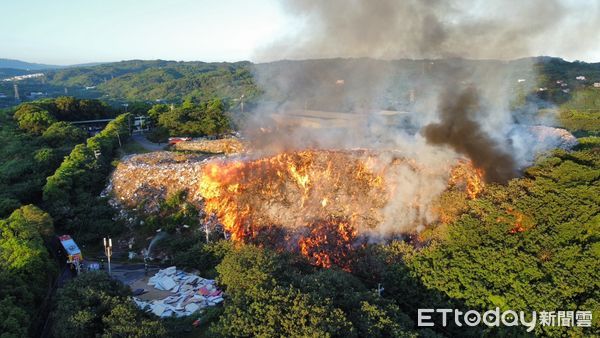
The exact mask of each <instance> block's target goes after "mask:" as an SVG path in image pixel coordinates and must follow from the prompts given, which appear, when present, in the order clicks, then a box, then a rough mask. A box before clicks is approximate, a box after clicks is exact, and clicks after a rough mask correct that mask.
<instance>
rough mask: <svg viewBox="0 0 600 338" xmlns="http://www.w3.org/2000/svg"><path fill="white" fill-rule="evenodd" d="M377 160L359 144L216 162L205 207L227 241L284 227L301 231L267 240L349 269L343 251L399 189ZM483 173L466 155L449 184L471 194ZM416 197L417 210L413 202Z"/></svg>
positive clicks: (209, 172) (206, 173)
mask: <svg viewBox="0 0 600 338" xmlns="http://www.w3.org/2000/svg"><path fill="white" fill-rule="evenodd" d="M378 160H379V158H378V156H377V155H376V154H373V153H371V152H368V151H358V150H357V151H342V150H302V151H295V152H286V153H280V154H277V155H275V156H271V157H264V158H260V159H256V160H239V159H238V160H217V161H213V162H209V163H208V164H206V165H205V167H204V168H203V174H202V179H201V181H200V186H199V192H200V194H201V195H202V197H203V202H204V210H205V212H206V213H207V214H214V215H216V216H217V218H218V219H219V221H220V222H221V223H222V225H223V227H224V229H225V231H226V232H227V233H229V234H230V235H231V239H232V240H234V241H242V242H254V243H257V241H261V240H265V238H267V237H269V234H276V233H278V230H277V231H274V229H279V230H281V229H285V231H287V232H288V233H289V234H298V235H300V237H295V236H294V235H287V236H284V237H285V238H283V239H282V240H283V241H286V244H285V243H284V244H282V243H267V244H269V245H271V246H277V245H280V246H283V247H288V248H289V247H295V249H297V250H299V252H300V253H301V254H302V255H304V256H305V257H307V258H308V260H309V261H310V262H311V263H312V264H314V265H317V266H321V267H330V266H331V265H332V264H335V265H338V266H341V267H343V268H347V267H348V264H347V262H346V260H345V258H344V257H346V256H347V255H348V253H350V252H351V251H352V248H353V247H355V245H356V243H355V242H356V241H357V238H358V237H357V236H358V233H359V231H366V230H369V229H373V228H375V227H377V226H379V225H380V224H381V223H382V220H383V209H384V207H385V206H386V205H387V202H388V199H389V198H390V196H392V194H394V193H401V191H397V192H396V191H394V190H393V188H391V187H388V186H386V183H385V179H384V177H385V174H386V173H385V170H387V169H386V166H385V165H378V164H380V163H378ZM402 163H408V165H409V166H410V167H411V168H413V170H425V169H423V168H420V167H419V166H418V165H417V164H416V163H414V162H411V161H409V160H406V159H402V158H399V159H395V160H393V162H392V164H391V165H401V164H402ZM375 168H380V169H375ZM449 170H450V167H449ZM482 177H483V172H482V171H481V170H478V169H475V168H473V166H472V164H471V163H470V162H467V161H463V162H461V163H460V164H459V165H458V166H456V167H455V168H454V169H452V170H451V177H450V180H449V185H451V186H464V189H465V190H466V192H467V195H468V196H469V198H475V197H476V196H477V195H478V194H479V193H480V192H481V190H482V189H483V181H482ZM399 189H401V187H400V188H399V187H396V190H399ZM414 203H415V205H414V207H415V208H419V205H418V200H415V202H414ZM265 236H266V237H265ZM292 238H296V240H291V239H292ZM270 240H273V239H272V238H271V239H270ZM290 240H291V241H290ZM258 244H265V243H258ZM296 245H297V246H296ZM345 262H346V263H345Z"/></svg>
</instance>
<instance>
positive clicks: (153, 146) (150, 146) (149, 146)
mask: <svg viewBox="0 0 600 338" xmlns="http://www.w3.org/2000/svg"><path fill="white" fill-rule="evenodd" d="M131 138H132V139H133V140H134V141H136V142H137V143H139V144H140V145H141V146H142V147H144V148H145V149H146V150H148V151H158V150H164V149H165V147H166V146H167V144H166V143H161V144H158V143H152V142H150V141H149V140H148V139H147V138H146V136H144V134H140V133H136V134H133V136H131Z"/></svg>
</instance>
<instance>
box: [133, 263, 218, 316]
mask: <svg viewBox="0 0 600 338" xmlns="http://www.w3.org/2000/svg"><path fill="white" fill-rule="evenodd" d="M148 285H150V286H153V287H154V288H155V289H157V290H163V291H170V292H172V293H173V294H172V295H170V296H168V297H166V298H163V299H154V300H142V299H140V298H136V297H133V300H134V302H135V303H136V304H137V306H138V307H140V308H141V309H143V310H146V311H148V312H152V313H153V314H155V315H157V316H159V317H162V318H165V317H172V316H175V317H183V316H189V315H191V314H193V313H194V312H196V311H198V310H201V309H203V308H205V307H208V306H215V305H217V304H219V303H221V302H222V301H223V292H222V291H221V290H219V289H218V288H217V287H216V286H215V281H214V280H212V279H204V278H202V277H200V276H198V275H195V274H190V273H186V272H184V271H181V270H177V268H176V267H175V266H171V267H168V268H166V269H163V270H159V271H158V272H157V273H156V274H155V275H154V276H153V277H151V278H150V280H149V281H148Z"/></svg>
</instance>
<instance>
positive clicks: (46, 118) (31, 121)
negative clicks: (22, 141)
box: [17, 111, 56, 135]
mask: <svg viewBox="0 0 600 338" xmlns="http://www.w3.org/2000/svg"><path fill="white" fill-rule="evenodd" d="M54 122H56V119H55V118H54V117H53V116H52V115H50V113H49V112H47V111H36V112H32V113H28V114H23V115H20V116H19V118H18V120H17V123H18V124H19V128H21V129H23V130H25V131H27V132H29V133H31V134H34V135H41V134H42V133H43V132H44V131H45V130H46V129H48V127H49V126H50V125H51V124H52V123H54Z"/></svg>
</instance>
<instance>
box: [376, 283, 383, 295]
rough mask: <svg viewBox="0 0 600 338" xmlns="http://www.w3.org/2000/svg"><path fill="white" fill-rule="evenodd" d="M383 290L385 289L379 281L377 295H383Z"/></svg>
mask: <svg viewBox="0 0 600 338" xmlns="http://www.w3.org/2000/svg"><path fill="white" fill-rule="evenodd" d="M383 290H385V289H384V288H383V287H381V283H377V295H378V296H379V297H381V293H382V292H383Z"/></svg>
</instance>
